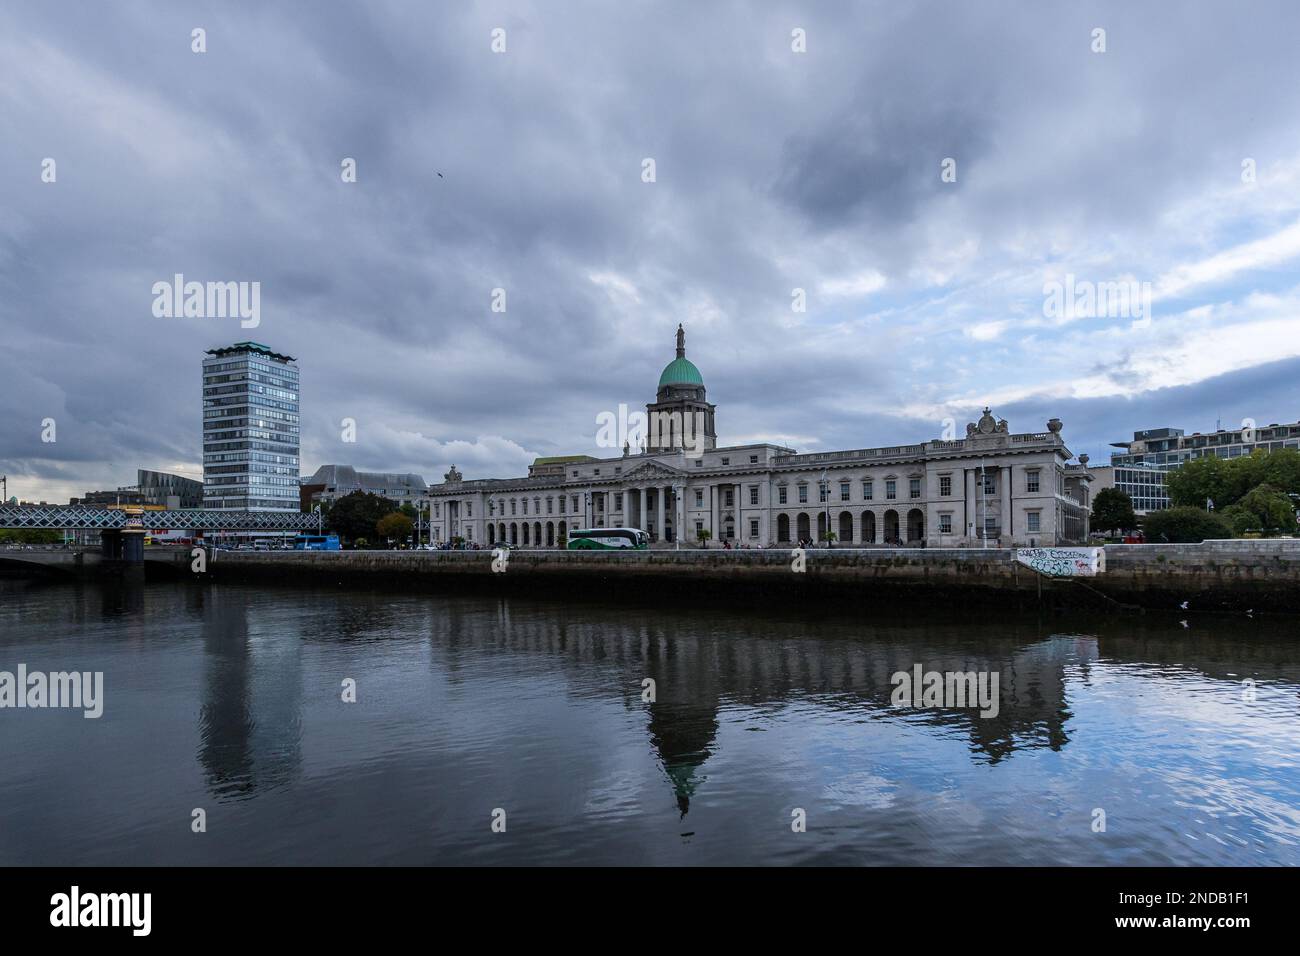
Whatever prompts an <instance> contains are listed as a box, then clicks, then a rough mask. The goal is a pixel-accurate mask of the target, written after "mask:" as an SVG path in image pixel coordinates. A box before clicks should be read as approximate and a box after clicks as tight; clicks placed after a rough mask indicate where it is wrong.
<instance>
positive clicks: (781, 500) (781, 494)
mask: <svg viewBox="0 0 1300 956" xmlns="http://www.w3.org/2000/svg"><path fill="white" fill-rule="evenodd" d="M786 498H787V495H786V493H785V485H781V487H779V488H777V489H776V503H777V504H780V505H783V504H787V501H786Z"/></svg>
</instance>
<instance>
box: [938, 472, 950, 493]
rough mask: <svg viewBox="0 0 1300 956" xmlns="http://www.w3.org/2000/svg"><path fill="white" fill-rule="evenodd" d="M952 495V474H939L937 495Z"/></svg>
mask: <svg viewBox="0 0 1300 956" xmlns="http://www.w3.org/2000/svg"><path fill="white" fill-rule="evenodd" d="M951 496H952V475H940V476H939V497H940V498H948V497H951Z"/></svg>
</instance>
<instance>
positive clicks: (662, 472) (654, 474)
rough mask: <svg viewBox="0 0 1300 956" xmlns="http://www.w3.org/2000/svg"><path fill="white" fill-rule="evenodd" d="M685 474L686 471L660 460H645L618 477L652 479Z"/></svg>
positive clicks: (631, 479)
mask: <svg viewBox="0 0 1300 956" xmlns="http://www.w3.org/2000/svg"><path fill="white" fill-rule="evenodd" d="M685 474H686V472H684V471H681V470H680V469H677V468H673V467H671V466H669V465H665V464H662V463H661V462H657V461H647V462H645V463H643V464H640V465H637V466H636V467H635V468H633V469H632V470H631V471H629V472H624V473H623V474H622V475H620V476H619V477H620V478H621V479H622V480H623V481H652V480H655V479H663V478H680V477H682V476H683V475H685Z"/></svg>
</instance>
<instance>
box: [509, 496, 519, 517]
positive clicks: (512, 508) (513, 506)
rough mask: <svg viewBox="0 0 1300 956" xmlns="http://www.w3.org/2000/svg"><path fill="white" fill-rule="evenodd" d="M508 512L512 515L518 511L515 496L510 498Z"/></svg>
mask: <svg viewBox="0 0 1300 956" xmlns="http://www.w3.org/2000/svg"><path fill="white" fill-rule="evenodd" d="M510 513H511V514H512V515H513V514H518V513H519V500H518V499H517V498H511V499H510Z"/></svg>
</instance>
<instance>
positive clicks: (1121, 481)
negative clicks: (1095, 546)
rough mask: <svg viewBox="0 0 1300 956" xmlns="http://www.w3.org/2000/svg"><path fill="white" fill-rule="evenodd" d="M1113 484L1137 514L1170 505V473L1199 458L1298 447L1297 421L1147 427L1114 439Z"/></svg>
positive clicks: (1238, 456)
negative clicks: (1205, 428) (1189, 428)
mask: <svg viewBox="0 0 1300 956" xmlns="http://www.w3.org/2000/svg"><path fill="white" fill-rule="evenodd" d="M1111 447H1113V448H1119V449H1122V450H1121V451H1115V452H1111V455H1110V463H1111V468H1112V469H1113V485H1114V487H1116V488H1118V489H1119V490H1120V491H1122V492H1124V493H1125V494H1127V495H1128V496H1129V497H1130V498H1132V499H1133V510H1134V511H1136V512H1137V513H1138V514H1146V513H1147V512H1149V511H1161V510H1163V509H1165V508H1168V507H1169V488H1168V485H1167V484H1166V478H1167V477H1168V474H1169V472H1170V471H1172V470H1174V469H1176V468H1181V467H1182V466H1183V465H1184V464H1186V463H1187V462H1189V461H1195V460H1196V459H1198V458H1240V457H1241V456H1242V455H1249V454H1252V453H1253V452H1256V451H1263V452H1266V453H1267V452H1274V451H1278V450H1280V449H1282V448H1292V449H1300V422H1293V423H1292V424H1289V425H1279V424H1277V423H1276V422H1275V423H1273V424H1271V425H1260V426H1253V427H1248V426H1242V427H1241V428H1220V429H1217V430H1215V431H1212V432H1207V433H1206V434H1204V435H1202V434H1201V433H1200V432H1194V433H1193V434H1191V435H1188V434H1185V433H1184V431H1183V429H1181V428H1148V429H1146V430H1144V431H1136V432H1134V433H1133V440H1132V441H1124V442H1112V443H1111Z"/></svg>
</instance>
